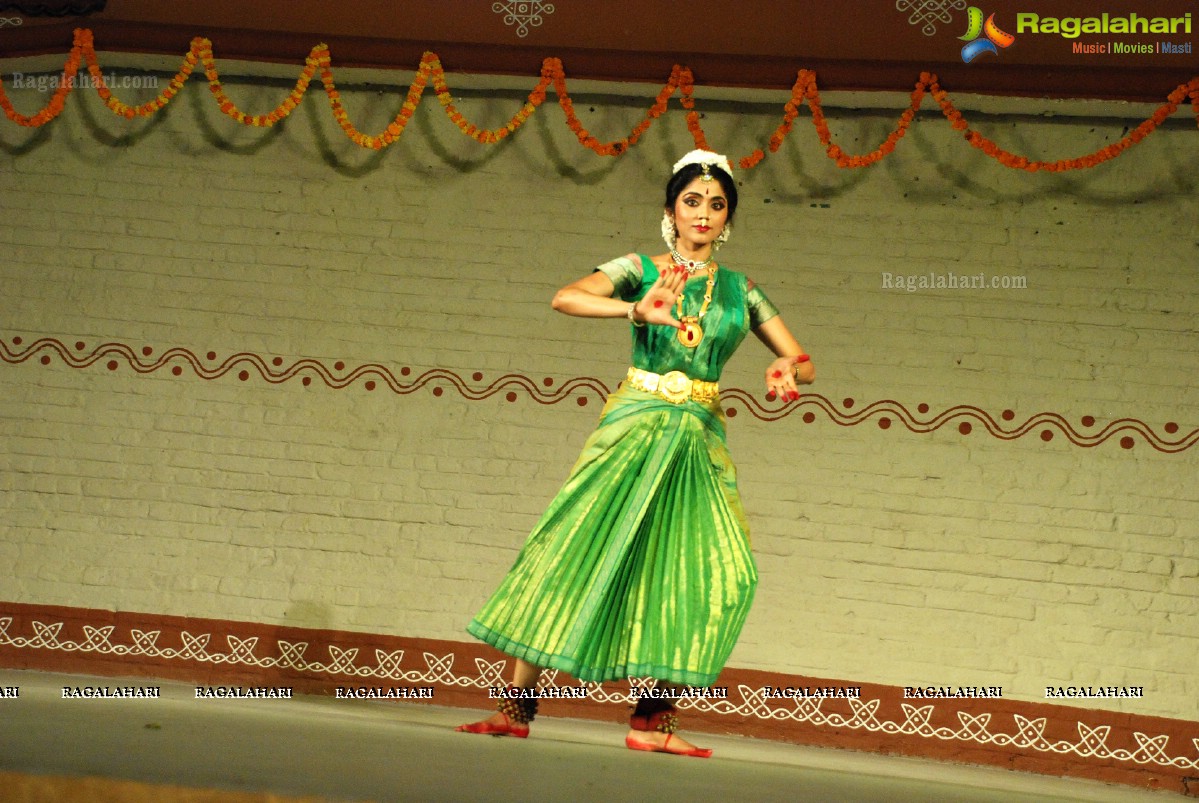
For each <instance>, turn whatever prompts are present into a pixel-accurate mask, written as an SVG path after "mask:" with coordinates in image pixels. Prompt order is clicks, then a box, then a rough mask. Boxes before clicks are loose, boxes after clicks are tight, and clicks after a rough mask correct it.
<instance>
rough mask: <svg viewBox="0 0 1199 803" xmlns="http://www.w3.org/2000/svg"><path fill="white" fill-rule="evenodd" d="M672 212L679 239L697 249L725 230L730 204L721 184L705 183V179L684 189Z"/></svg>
mask: <svg viewBox="0 0 1199 803" xmlns="http://www.w3.org/2000/svg"><path fill="white" fill-rule="evenodd" d="M672 211H673V212H674V224H675V227H676V228H678V230H679V238H680V239H684V240H686V241H687V242H689V243H691V244H693V245H706V244H707V243H710V242H712V241H713V240H715V239H716V237H717V236H719V234H720V232H721V231H723V230H724V224H725V223H726V222H728V219H729V202H728V199H727V198H725V197H724V188H723V187H721V186H720V182H719V181H716V180H715V179H710V180H708V181H704V179H703V177H702V176H701V177H699V178H696V179H695V180H694V181H692V182H691V183H690V184H688V185H687V186H686V187H684V188H683V191H682V192H680V193H679V197H678V199H677V200H676V201H675V202H674V209H673V210H672Z"/></svg>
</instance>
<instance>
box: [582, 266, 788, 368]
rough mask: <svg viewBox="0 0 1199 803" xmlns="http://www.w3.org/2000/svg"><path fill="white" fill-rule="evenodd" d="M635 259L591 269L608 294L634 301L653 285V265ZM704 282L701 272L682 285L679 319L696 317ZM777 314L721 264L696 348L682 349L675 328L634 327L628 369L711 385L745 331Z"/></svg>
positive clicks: (655, 271) (767, 301) (758, 291)
mask: <svg viewBox="0 0 1199 803" xmlns="http://www.w3.org/2000/svg"><path fill="white" fill-rule="evenodd" d="M639 256H640V261H639V262H637V261H634V260H631V259H629V258H628V257H621V258H619V259H614V260H612V261H611V262H607V263H605V264H603V265H600V266H599V267H598V268H596V270H598V271H600V272H602V273H603V274H604V275H605V276H607V277H608V279H610V280H611V282H612V285H613V287H614V288H615V290H614V291H613V295H614V296H619V297H620V298H622V299H624V300H625V301H629V302H636V301H637V300H639V299H640V298H641V297H642V296H644V295H645V293H646V292H647V291H648V290H649V288H650V286H651V285H652V284H653V283H654V282H655V281H657V279H658V268H657V266H655V265H654V263H653V261H652V260H651V259H650V258H649V257H647V256H644V255H639ZM707 279H708V277H707V272H706V271H704V272H701V273H697V274H696V275H695V276H694V277H693V278H691V279H689V280H688V281H687V283H686V284H685V285H684V287H683V295H682V297H683V314H684V315H697V314H699V309H700V307H701V306H702V305H703V299H704V288H705V286H706V285H707ZM676 314H677V313H676ZM778 314H779V312H778V308H776V307H775V306H774V305H773V304H772V303H770V299H768V298H767V297H766V294H765V293H763V292H762V290H761V289H760V288H758V287H757V286H754V287H753V288H752V289H751V288H750V287H749V280H748V279H747V278H746V277H745V275H744V274H742V273H738V272H736V271H734V270H730V269H728V268H725V267H723V266H722V267H720V268H719V269H718V270H717V271H716V286H715V287H714V288H713V290H712V303H711V304H710V305H709V307H708V311H707V314H705V315H704V317H703V319H702V320H701V321H700V322H699V323H700V326H701V327H703V330H704V336H703V339H702V340H700V343H699V345H698V346H696V347H695V348H688V347H687V346H684V345H683V344H682V343H680V342H679V339H678V336H677V330H676V329H673V328H671V327H667V326H634V327H632V330H633V366H634V367H636V368H640V369H642V370H644V371H652V372H653V373H656V374H665V373H668V372H670V371H682V372H683V373H685V374H686V375H687V376H689V377H691V378H692V379H702V380H705V381H708V382H715V381H717V380H719V379H720V373H721V371H722V370H724V364H725V363H726V362H728V359H729V358H730V357H732V356H733V352H735V351H736V350H737V346H739V345H740V344H741V341H742V340H743V339H745V335H746V333H747V332H749V330H750V329H751V328H757V327H758V326H761V325H762V324H763V323H765V322H766V321H768V320H770V319H771V318H773V317H775V316H776V315H778Z"/></svg>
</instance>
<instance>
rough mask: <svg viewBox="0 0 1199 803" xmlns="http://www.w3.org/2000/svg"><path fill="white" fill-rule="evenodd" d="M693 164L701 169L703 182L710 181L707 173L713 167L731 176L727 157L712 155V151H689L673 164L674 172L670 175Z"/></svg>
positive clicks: (730, 167)
mask: <svg viewBox="0 0 1199 803" xmlns="http://www.w3.org/2000/svg"><path fill="white" fill-rule="evenodd" d="M693 164H695V165H700V166H702V167H703V169H704V172H703V176H702V178H703V179H704V181H711V180H712V174H711V173H710V172H709V168H711V167H713V166H715V167H719V168H720V169H721V170H723V171H724V172H726V173H728V174H729V175H730V176H731V175H733V164H732V162H730V161H729V157H727V156H725V155H724V154H721V153H713V152H712V151H705V150H698V149H697V150H694V151H691V152H690V153H688V154H686V155H684V156H683V158H682V159H679V160H678V161H677V162H675V163H674V170H673V171H672V173H671V175H673V174H674V173H677V172H679V171H680V170H682V169H683V168H684V167H686V166H687V165H693Z"/></svg>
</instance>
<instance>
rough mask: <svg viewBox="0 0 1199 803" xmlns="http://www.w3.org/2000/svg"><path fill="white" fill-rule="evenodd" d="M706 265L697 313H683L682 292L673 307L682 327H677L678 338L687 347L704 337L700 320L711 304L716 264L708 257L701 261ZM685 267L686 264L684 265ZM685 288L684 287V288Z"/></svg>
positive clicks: (693, 345)
mask: <svg viewBox="0 0 1199 803" xmlns="http://www.w3.org/2000/svg"><path fill="white" fill-rule="evenodd" d="M703 264H704V265H707V266H708V283H707V286H706V287H705V288H704V301H703V304H701V305H700V308H699V314H698V315H684V314H683V293H682V292H680V293H679V299H678V302H677V306H676V307H675V310H676V313H677V316H676V317H678V319H679V323H681V324H682V327H681V328H680V329H679V332H678V338H679V342H680V343H682V344H683V345H684V346H686V347H687V348H689V349H693V348H695V347H696V346H698V345H699V341H701V340H703V339H704V330H703V327H702V326H700V321H701V320H703V317H704V316H705V315H707V314H708V307H709V306H710V305H711V304H712V290H713V289H714V288H715V287H716V265H715V264H713V263H712V260H711V259H709V260H708V261H707V262H705V263H703ZM684 267H686V266H684ZM684 289H685V288H684Z"/></svg>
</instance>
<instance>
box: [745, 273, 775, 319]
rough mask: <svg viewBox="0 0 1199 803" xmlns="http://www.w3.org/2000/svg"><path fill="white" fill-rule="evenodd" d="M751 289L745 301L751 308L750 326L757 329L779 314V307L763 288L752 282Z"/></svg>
mask: <svg viewBox="0 0 1199 803" xmlns="http://www.w3.org/2000/svg"><path fill="white" fill-rule="evenodd" d="M749 284H750V287H749V291H748V292H746V294H745V303H746V306H747V307H748V308H749V326H750V328H751V329H757V328H758V327H759V326H761V325H762V324H764V323H766V322H767V321H768V320H770V319H771V318H773V317H775V316H776V315H778V314H779V308H778V307H776V306H775V305H774V304H772V303H771V302H770V299H769V298H767V297H766V294H765V293H763V292H762V288H761V287H759V286H758V285H756V284H754V283H753V282H750V283H749Z"/></svg>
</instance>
